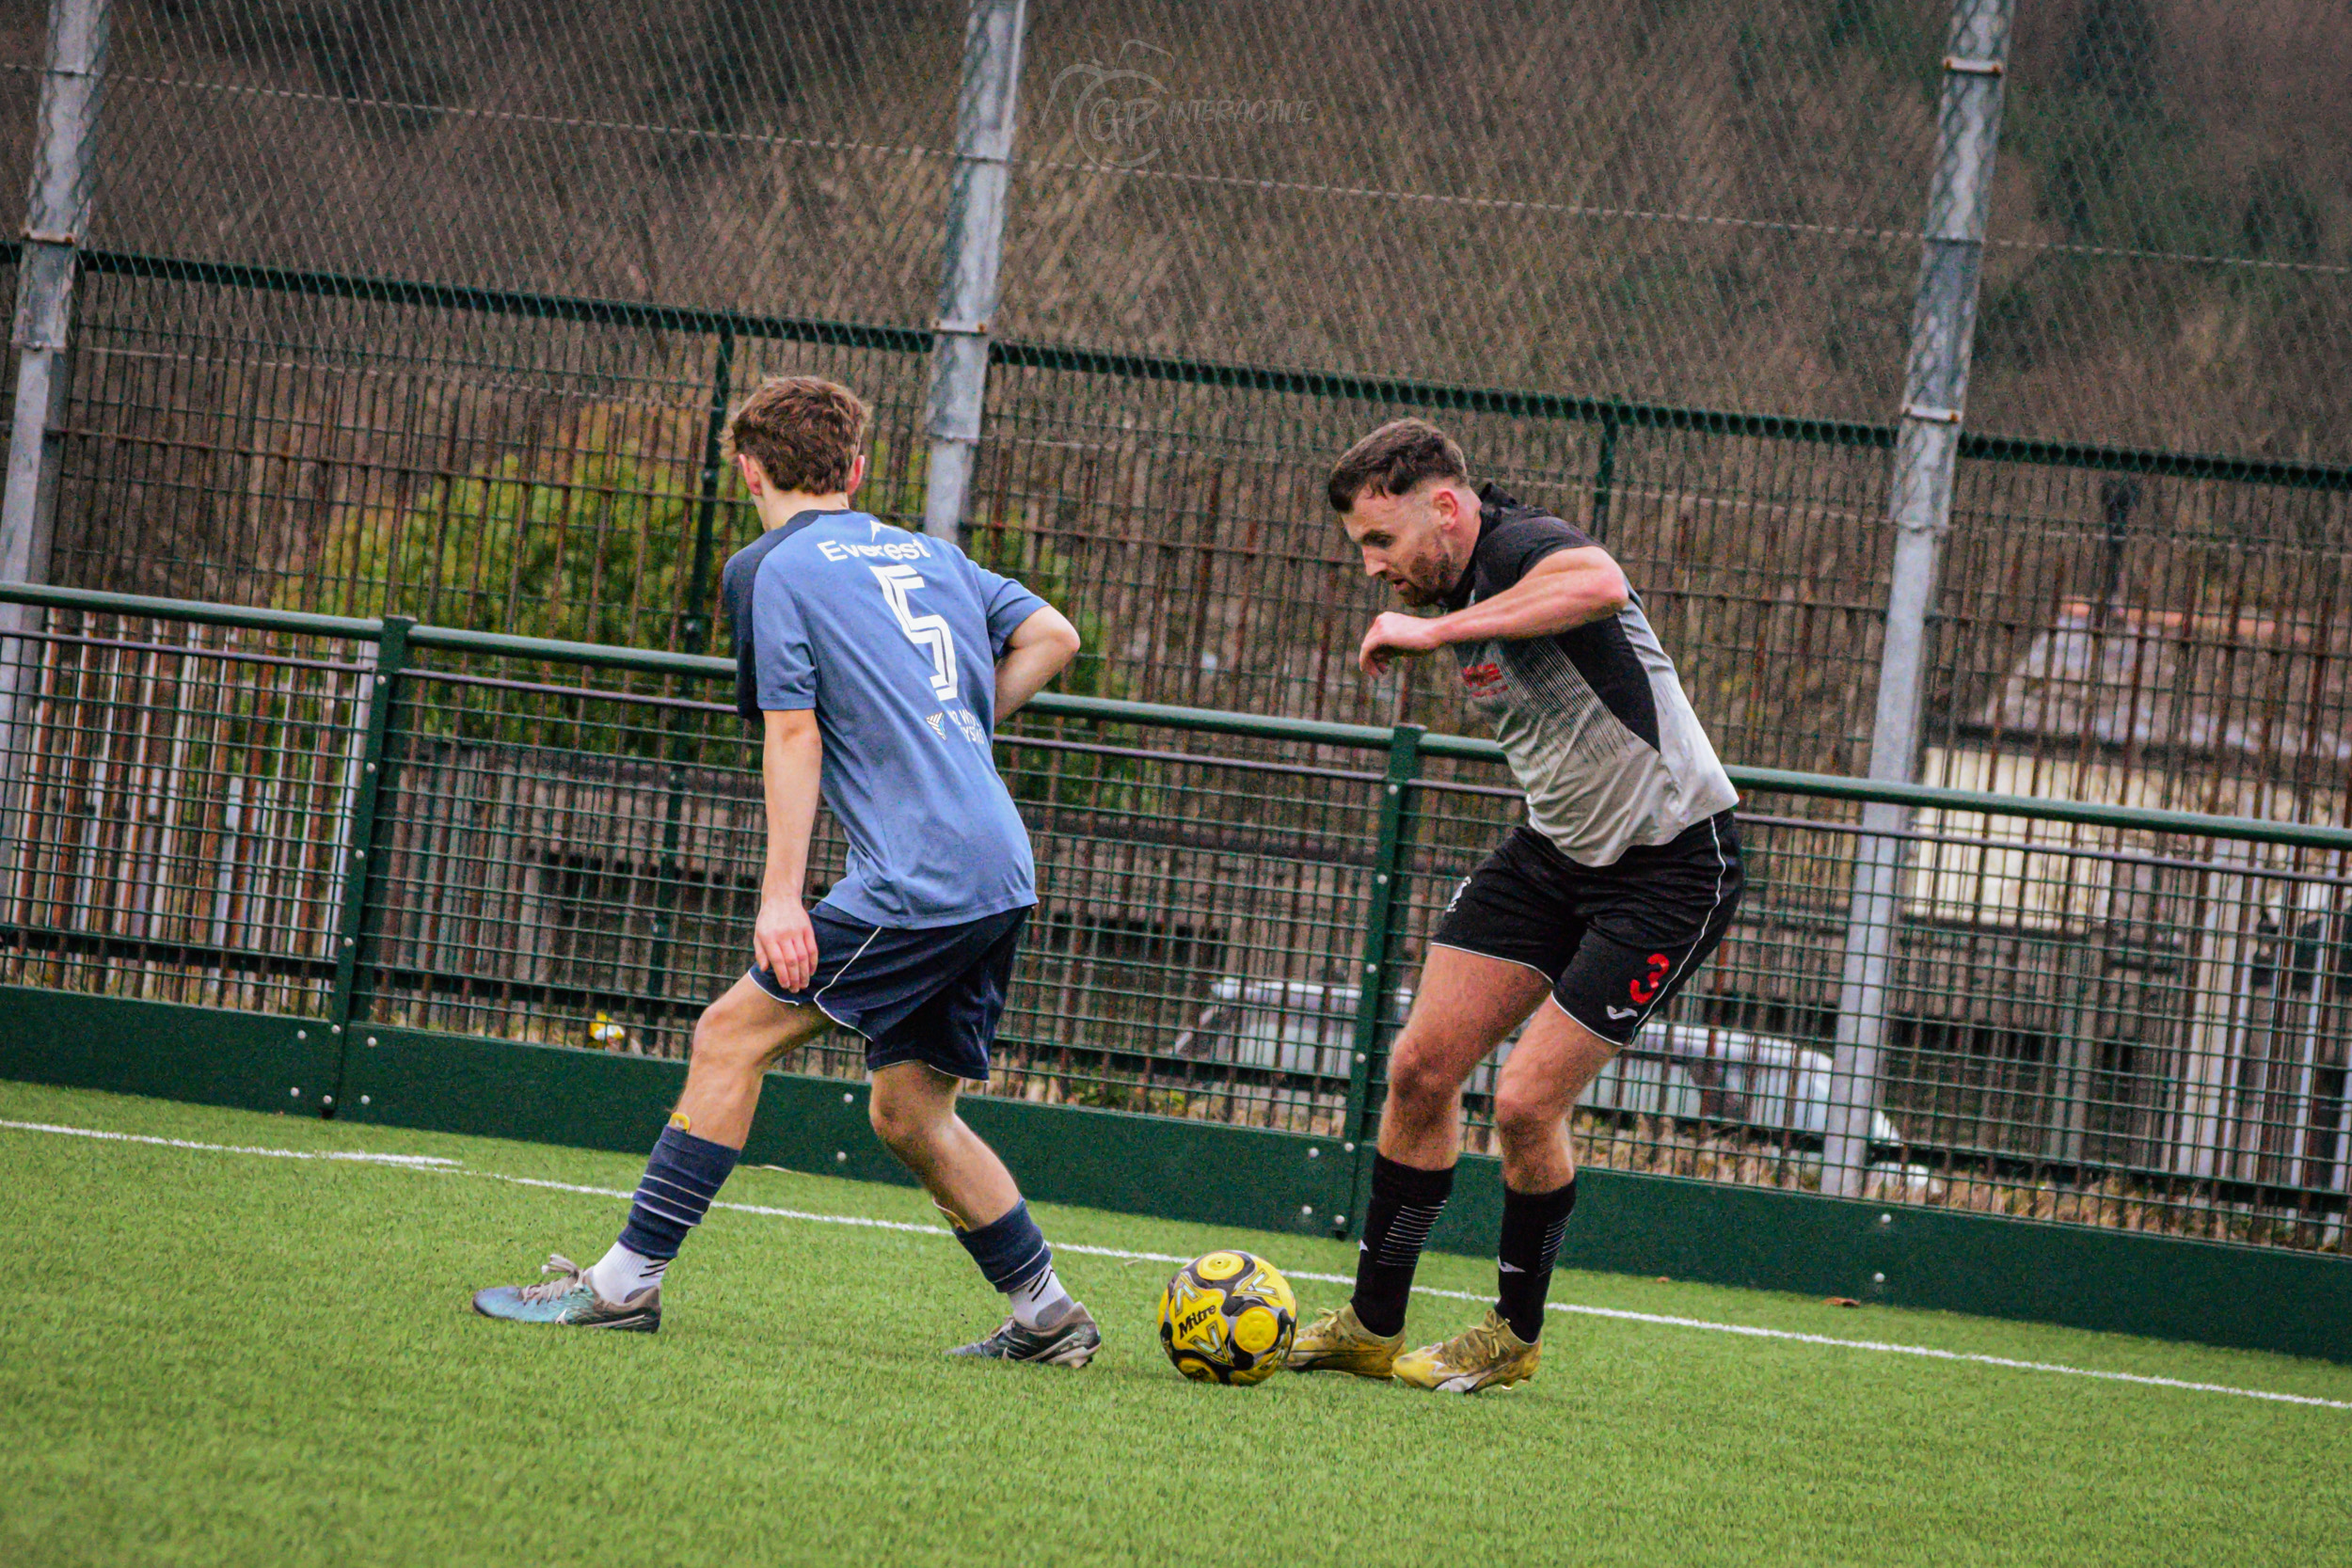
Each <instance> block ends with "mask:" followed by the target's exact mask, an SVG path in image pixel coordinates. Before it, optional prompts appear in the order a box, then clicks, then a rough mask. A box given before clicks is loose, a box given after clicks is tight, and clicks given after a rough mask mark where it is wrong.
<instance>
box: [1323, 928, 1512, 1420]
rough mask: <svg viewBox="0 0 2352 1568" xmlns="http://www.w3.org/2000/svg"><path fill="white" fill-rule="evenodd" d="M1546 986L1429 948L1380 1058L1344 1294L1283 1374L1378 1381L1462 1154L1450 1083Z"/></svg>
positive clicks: (1470, 956)
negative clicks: (1404, 1013) (1375, 1140)
mask: <svg viewBox="0 0 2352 1568" xmlns="http://www.w3.org/2000/svg"><path fill="white" fill-rule="evenodd" d="M1550 985H1551V982H1550V981H1549V980H1548V979H1546V978H1545V977H1544V976H1543V975H1542V974H1539V973H1537V972H1536V971H1534V970H1532V969H1529V968H1527V967H1526V966H1525V965H1522V964H1515V963H1508V962H1505V961H1504V960H1502V959H1501V958H1488V957H1486V955H1485V954H1482V953H1469V952H1464V951H1463V950H1461V949H1460V948H1454V947H1433V948H1431V949H1430V950H1429V958H1428V961H1427V962H1426V963H1425V964H1424V965H1423V966H1422V972H1421V985H1420V988H1419V990H1417V991H1416V992H1415V994H1414V997H1413V1011H1412V1014H1411V1016H1410V1017H1409V1018H1407V1019H1406V1022H1405V1029H1404V1032H1403V1033H1402V1034H1400V1035H1399V1036H1398V1037H1397V1040H1396V1044H1395V1046H1394V1047H1393V1048H1392V1049H1391V1051H1390V1053H1389V1094H1388V1100H1387V1102H1386V1104H1385V1106H1384V1107H1383V1109H1382V1111H1381V1113H1380V1146H1379V1157H1378V1158H1377V1159H1376V1160H1375V1161H1374V1162H1373V1172H1372V1201H1371V1204H1370V1207H1369V1208H1368V1210H1367V1211H1366V1212H1365V1215H1364V1240H1363V1244H1362V1247H1361V1249H1360V1250H1359V1253H1358V1254H1357V1262H1356V1292H1355V1294H1354V1296H1353V1297H1351V1298H1350V1299H1349V1301H1348V1303H1347V1305H1346V1306H1344V1307H1335V1308H1333V1309H1332V1310H1330V1311H1328V1312H1326V1313H1324V1314H1323V1315H1322V1316H1321V1317H1319V1318H1317V1319H1315V1320H1314V1321H1313V1322H1312V1323H1306V1324H1304V1325H1302V1326H1301V1327H1300V1328H1299V1331H1298V1337H1297V1338H1296V1339H1295V1340H1294V1341H1293V1343H1292V1348H1291V1356H1290V1366H1291V1368H1292V1370H1295V1371H1343V1372H1353V1373H1355V1374H1356V1375H1357V1376H1359V1377H1374V1378H1385V1377H1387V1376H1388V1375H1389V1374H1390V1371H1391V1364H1392V1363H1393V1362H1394V1360H1395V1359H1396V1355H1397V1353H1398V1352H1399V1351H1400V1350H1402V1349H1403V1348H1404V1345H1405V1304H1406V1298H1407V1296H1408V1294H1409V1292H1410V1291H1411V1290H1412V1284H1413V1270H1414V1268H1415V1266H1416V1265H1417V1264H1418V1263H1419V1262H1420V1260H1421V1249H1422V1243H1425V1242H1427V1241H1428V1239H1429V1229H1430V1227H1431V1226H1433V1225H1435V1224H1436V1223H1437V1220H1438V1214H1439V1213H1440V1212H1442V1211H1443V1210H1444V1207H1445V1200H1446V1197H1447V1195H1448V1194H1450V1193H1451V1192H1452V1191H1453V1187H1454V1161H1455V1160H1456V1159H1457V1158H1458V1157H1459V1156H1460V1154H1461V1149H1462V1084H1463V1081H1464V1080H1466V1079H1467V1078H1469V1077H1470V1069H1472V1068H1474V1067H1476V1066H1477V1065H1478V1064H1479V1063H1480V1062H1481V1061H1484V1060H1485V1059H1486V1053H1488V1052H1490V1051H1492V1050H1493V1049H1494V1048H1495V1046H1496V1045H1497V1044H1498V1043H1500V1042H1501V1041H1502V1037H1504V1036H1505V1035H1508V1034H1509V1033H1510V1032H1511V1031H1512V1030H1513V1029H1514V1028H1516V1027H1518V1023H1519V1021H1520V1020H1522V1019H1524V1018H1525V1017H1527V1015H1528V1013H1529V1012H1530V1011H1532V1010H1533V1009H1534V1006H1535V1005H1536V1004H1537V1003H1538V1002H1541V1001H1542V1000H1543V998H1544V995H1545V993H1546V992H1547V991H1548V990H1549V989H1550Z"/></svg>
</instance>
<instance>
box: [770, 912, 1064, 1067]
mask: <svg viewBox="0 0 2352 1568" xmlns="http://www.w3.org/2000/svg"><path fill="white" fill-rule="evenodd" d="M808 923H809V925H810V926H812V927H815V928H816V932H817V973H816V974H813V975H811V976H809V982H808V985H807V986H806V987H805V988H804V989H803V990H785V989H784V987H783V986H782V985H780V984H778V983H777V981H776V977H775V975H774V974H771V972H770V971H769V970H768V968H767V967H766V966H765V965H761V966H760V967H758V968H755V969H754V970H753V971H752V984H754V985H755V986H757V987H758V988H759V989H760V990H764V991H766V992H767V993H768V994H769V995H771V996H772V997H774V998H775V999H776V1000H777V1001H779V1002H788V1003H793V1004H796V1005H798V1006H804V1007H805V1006H814V1007H817V1008H818V1009H820V1010H821V1011H822V1012H823V1013H824V1015H825V1016H826V1017H827V1018H829V1019H832V1020H833V1021H834V1022H835V1023H837V1024H839V1025H841V1027H843V1028H844V1029H848V1030H850V1031H851V1032H853V1033H855V1034H860V1035H863V1036H865V1037H866V1070H868V1071H869V1072H870V1071H876V1070H879V1069H882V1068H886V1067H889V1066H891V1065H892V1064H893V1063H896V1062H927V1063H929V1064H930V1066H932V1067H935V1068H937V1069H939V1070H940V1071H942V1072H945V1073H947V1074H949V1075H950V1076H952V1077H956V1078H970V1079H974V1080H976V1081H977V1082H979V1083H983V1084H985V1083H986V1082H988V1048H989V1044H990V1042H991V1041H993V1040H994V1039H995V1037H996V1021H997V1020H998V1019H1000V1018H1002V1017H1003V1016H1004V1013H1005V988H1006V987H1007V986H1008V985H1009V983H1010V981H1011V979H1012V960H1013V956H1014V955H1015V954H1017V953H1018V952H1020V951H1021V932H1022V928H1023V927H1025V926H1027V925H1028V923H1029V911H1027V910H1026V909H1019V910H1007V911H1005V912H1004V913H1002V914H992V915H987V916H984V917H983V918H981V919H978V920H972V921H966V922H965V923H963V924H962V925H961V926H934V927H930V928H928V929H926V930H919V931H901V930H893V929H891V928H889V927H882V926H868V925H866V924H865V923H864V922H862V921H856V920H851V919H849V918H848V917H846V916H844V915H842V914H840V913H839V912H837V911H833V910H829V909H827V908H825V907H824V906H823V905H822V904H819V905H818V906H817V908H815V909H813V910H811V911H808Z"/></svg>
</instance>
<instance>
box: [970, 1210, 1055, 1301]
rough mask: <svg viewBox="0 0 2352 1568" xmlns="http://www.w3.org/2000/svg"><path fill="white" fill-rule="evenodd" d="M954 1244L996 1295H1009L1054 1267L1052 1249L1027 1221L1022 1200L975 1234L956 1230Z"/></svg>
mask: <svg viewBox="0 0 2352 1568" xmlns="http://www.w3.org/2000/svg"><path fill="white" fill-rule="evenodd" d="M956 1240H957V1241H959V1242H961V1243H963V1250H964V1251H966V1252H968V1253H970V1254H971V1255H972V1261H974V1262H975V1263H977V1264H978V1265H979V1266H980V1275H981V1277H982V1278H984V1279H986V1280H987V1281H988V1282H989V1284H990V1285H992V1286H993V1287H994V1288H995V1289H997V1290H999V1291H1006V1292H1007V1293H1010V1292H1011V1291H1018V1290H1019V1289H1021V1287H1023V1286H1024V1285H1026V1284H1028V1283H1029V1282H1030V1281H1031V1280H1033V1279H1035V1278H1036V1277H1037V1276H1038V1275H1041V1274H1043V1273H1044V1272H1045V1271H1046V1270H1048V1269H1050V1268H1052V1267H1053V1266H1054V1249H1053V1248H1052V1247H1049V1246H1047V1245H1046V1244H1045V1232H1044V1231H1042V1230H1040V1229H1039V1228H1038V1227H1037V1221H1035V1220H1033V1219H1031V1218H1029V1200H1028V1199H1027V1198H1023V1199H1022V1200H1021V1201H1020V1202H1018V1203H1016V1204H1014V1205H1013V1206H1012V1212H1009V1213H1008V1214H1006V1215H1005V1216H1004V1217H1003V1218H1002V1219H995V1220H991V1221H989V1223H988V1224H986V1225H984V1226H981V1227H979V1228H978V1229H977V1230H959V1231H957V1232H956Z"/></svg>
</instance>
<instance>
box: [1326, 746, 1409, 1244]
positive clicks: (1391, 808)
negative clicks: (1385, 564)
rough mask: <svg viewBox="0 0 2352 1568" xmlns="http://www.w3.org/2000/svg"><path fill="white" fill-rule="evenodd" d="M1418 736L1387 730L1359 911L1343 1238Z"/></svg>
mask: <svg viewBox="0 0 2352 1568" xmlns="http://www.w3.org/2000/svg"><path fill="white" fill-rule="evenodd" d="M1424 733H1425V732H1424V731H1423V730H1422V726H1421V725H1419V724H1399V725H1397V726H1396V728H1395V729H1393V730H1391V731H1390V732H1389V770H1388V774H1387V777H1386V778H1384V779H1383V780H1382V781H1381V784H1380V841H1379V845H1378V847H1376V848H1375V850H1374V851H1373V858H1372V897H1371V899H1370V902H1369V908H1368V909H1367V910H1366V911H1365V912H1364V958H1363V962H1362V964H1361V965H1360V966H1359V968H1358V970H1357V972H1356V982H1357V991H1356V1051H1355V1058H1356V1059H1355V1061H1354V1062H1353V1063H1351V1064H1350V1065H1349V1068H1348V1072H1347V1113H1346V1117H1345V1120H1344V1121H1343V1124H1342V1127H1341V1131H1340V1136H1341V1138H1342V1139H1343V1152H1344V1153H1346V1154H1348V1155H1349V1156H1351V1157H1352V1158H1350V1159H1349V1161H1348V1162H1347V1163H1346V1168H1347V1171H1348V1184H1347V1188H1346V1199H1345V1203H1344V1205H1340V1204H1334V1205H1333V1207H1332V1213H1331V1231H1332V1234H1334V1235H1340V1236H1343V1235H1345V1234H1346V1233H1347V1231H1348V1227H1350V1226H1351V1225H1354V1224H1356V1223H1358V1222H1359V1217H1360V1215H1361V1213H1362V1211H1363V1204H1362V1202H1361V1201H1360V1195H1361V1194H1362V1192H1363V1190H1364V1185H1365V1182H1366V1181H1367V1180H1369V1178H1370V1173H1371V1170H1372V1145H1371V1143H1370V1141H1369V1140H1368V1139H1367V1138H1366V1136H1365V1133H1366V1132H1367V1131H1368V1130H1369V1129H1370V1127H1371V1125H1372V1114H1373V1108H1372V1103H1371V1101H1372V1058H1373V1056H1374V1055H1375V1053H1376V1052H1377V1051H1378V1048H1379V1044H1380V1022H1381V1018H1382V1016H1383V1015H1384V1014H1385V1013H1386V1012H1387V1011H1388V1005H1389V992H1390V991H1391V990H1392V989H1393V985H1392V981H1393V979H1394V976H1395V962H1396V938H1397V927H1399V926H1400V925H1401V924H1403V920H1402V916H1403V914H1404V911H1405V908H1406V904H1405V900H1404V899H1403V898H1401V897H1399V896H1398V895H1399V893H1400V892H1401V891H1402V887H1401V884H1402V883H1403V882H1404V880H1405V877H1406V869H1405V863H1406V858H1407V856H1408V855H1409V854H1410V852H1411V849H1412V835H1413V817H1412V816H1411V815H1410V810H1409V808H1408V807H1407V805H1406V795H1407V793H1408V792H1409V791H1410V790H1411V788H1412V786H1413V785H1414V784H1416V783H1417V782H1419V780H1420V778H1421V737H1422V735H1423V734H1424Z"/></svg>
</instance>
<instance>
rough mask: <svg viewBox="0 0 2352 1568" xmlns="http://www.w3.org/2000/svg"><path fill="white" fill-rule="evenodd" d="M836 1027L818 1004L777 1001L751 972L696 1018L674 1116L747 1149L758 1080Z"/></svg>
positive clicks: (699, 1134) (713, 1137) (705, 1133)
mask: <svg viewBox="0 0 2352 1568" xmlns="http://www.w3.org/2000/svg"><path fill="white" fill-rule="evenodd" d="M832 1027H833V1021H832V1020H831V1019H829V1018H827V1017H826V1016H825V1015H824V1014H823V1013H821V1012H819V1011H818V1010H817V1009H816V1008H815V1007H797V1006H793V1005H792V1004H790V1003H788V1002H779V1001H777V1000H776V999H775V998H774V997H772V996H770V995H769V994H768V993H767V992H766V991H764V990H760V989H759V987H758V986H757V985H755V983H754V982H753V981H752V978H751V976H749V975H745V976H744V977H743V978H741V979H739V980H738V981H736V982H735V984H734V985H732V986H730V987H728V988H727V990H726V993H725V994H724V995H723V996H721V997H720V998H719V1000H717V1001H716V1002H713V1003H712V1004H711V1005H710V1006H707V1007H705V1008H704V1009H703V1013H702V1017H701V1018H699V1019H697V1020H696V1021H695V1022H694V1038H693V1045H692V1047H691V1053H690V1054H689V1055H688V1057H687V1060H686V1088H685V1091H684V1092H683V1093H681V1094H680V1095H679V1096H678V1101H677V1110H676V1111H675V1113H674V1116H673V1120H674V1121H675V1119H676V1118H678V1117H683V1118H684V1121H685V1125H686V1127H687V1128H688V1129H689V1130H690V1131H691V1132H693V1133H694V1135H695V1136H696V1137H700V1138H707V1139H709V1140H710V1141H711V1142H712V1143H718V1144H724V1145H726V1146H727V1147H728V1148H736V1149H739V1148H742V1147H743V1140H744V1139H746V1138H748V1137H750V1136H751V1134H752V1113H753V1112H754V1111H755V1110H757V1109H758V1108H759V1085H760V1081H761V1080H762V1079H763V1078H765V1077H766V1076H767V1074H768V1071H769V1069H771V1068H775V1067H779V1066H781V1065H782V1064H783V1062H784V1059H785V1058H786V1057H787V1056H789V1055H790V1054H791V1053H793V1052H795V1051H798V1050H799V1049H800V1048H801V1047H802V1046H803V1045H806V1044H808V1043H809V1041H811V1040H813V1039H815V1038H817V1037H818V1036H819V1035H822V1034H823V1033H825V1031H826V1030H828V1029H831V1028H832Z"/></svg>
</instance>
